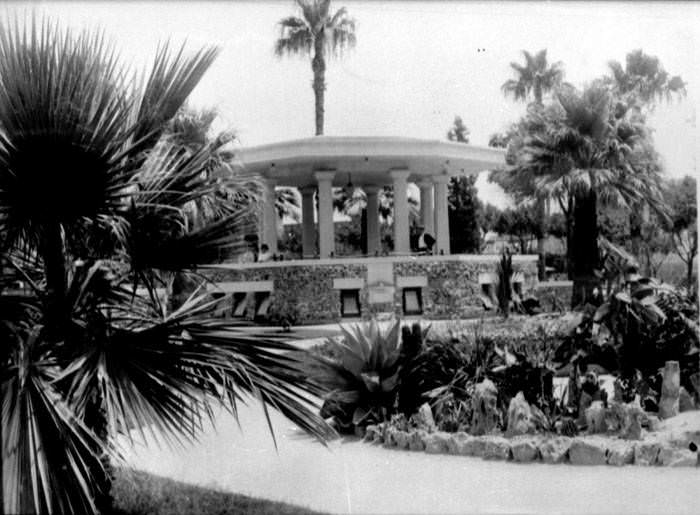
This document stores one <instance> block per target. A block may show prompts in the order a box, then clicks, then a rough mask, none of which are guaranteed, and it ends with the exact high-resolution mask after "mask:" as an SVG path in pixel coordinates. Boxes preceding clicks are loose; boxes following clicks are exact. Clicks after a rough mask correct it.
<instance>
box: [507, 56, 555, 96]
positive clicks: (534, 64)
mask: <svg viewBox="0 0 700 515" xmlns="http://www.w3.org/2000/svg"><path fill="white" fill-rule="evenodd" d="M522 52H523V57H524V58H525V64H524V65H522V64H519V63H515V62H512V63H510V67H511V68H512V69H513V71H515V74H516V78H515V79H509V80H507V81H506V82H504V83H503V85H502V86H501V90H502V91H503V94H504V95H506V96H508V95H512V96H513V98H514V99H515V100H516V101H518V100H520V101H528V100H529V99H530V95H532V98H533V100H534V102H535V104H537V105H539V106H541V105H542V102H543V99H544V95H545V94H547V93H549V92H551V91H553V90H554V89H556V87H557V86H559V85H560V84H561V83H562V81H563V80H564V65H563V64H562V63H561V62H559V61H558V62H556V63H552V64H551V65H550V64H549V63H548V62H547V49H546V48H545V49H542V50H540V51H539V52H537V53H536V54H535V55H532V54H531V53H530V52H528V51H527V50H523V51H522Z"/></svg>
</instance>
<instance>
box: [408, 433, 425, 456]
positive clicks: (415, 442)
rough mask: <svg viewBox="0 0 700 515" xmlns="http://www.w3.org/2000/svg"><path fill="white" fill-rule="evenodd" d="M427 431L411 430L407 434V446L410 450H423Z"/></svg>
mask: <svg viewBox="0 0 700 515" xmlns="http://www.w3.org/2000/svg"><path fill="white" fill-rule="evenodd" d="M427 434H428V433H427V432H426V431H423V430H421V429H419V430H416V431H411V432H410V433H409V434H408V448H409V449H410V450H412V451H423V450H425V443H424V439H425V437H426V435H427Z"/></svg>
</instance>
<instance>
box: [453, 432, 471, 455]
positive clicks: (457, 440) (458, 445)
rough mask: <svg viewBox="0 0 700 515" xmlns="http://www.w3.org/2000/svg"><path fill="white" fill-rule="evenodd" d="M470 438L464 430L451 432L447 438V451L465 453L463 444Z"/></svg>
mask: <svg viewBox="0 0 700 515" xmlns="http://www.w3.org/2000/svg"><path fill="white" fill-rule="evenodd" d="M472 438H473V437H472V436H469V435H468V434H467V433H465V432H464V431H459V432H457V433H453V434H451V435H450V437H449V439H448V440H447V452H449V453H450V454H466V452H465V445H466V444H467V442H468V441H469V440H471V439H472Z"/></svg>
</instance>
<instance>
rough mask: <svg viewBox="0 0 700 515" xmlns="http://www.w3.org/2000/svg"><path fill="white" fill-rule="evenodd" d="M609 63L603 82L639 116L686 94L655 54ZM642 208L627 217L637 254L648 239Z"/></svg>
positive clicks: (640, 53)
mask: <svg viewBox="0 0 700 515" xmlns="http://www.w3.org/2000/svg"><path fill="white" fill-rule="evenodd" d="M608 67H609V69H610V75H609V76H606V77H604V78H603V82H604V83H605V84H607V85H609V86H610V89H611V91H612V93H613V94H614V95H615V96H616V97H617V99H618V102H619V104H620V106H623V107H624V108H626V109H632V110H633V111H634V112H636V113H637V115H638V116H644V115H645V114H646V113H647V112H648V111H653V109H654V107H655V106H656V103H657V101H666V102H670V101H671V100H672V99H673V98H674V97H675V98H679V99H680V98H682V97H684V96H685V95H686V89H685V82H684V81H683V79H682V78H681V77H680V76H679V75H675V76H671V75H670V74H669V73H668V72H667V71H666V70H665V69H664V67H663V65H662V64H661V61H660V60H659V58H658V57H656V56H652V55H648V54H645V53H644V52H643V51H642V50H633V51H631V52H629V53H628V54H627V56H626V59H625V66H624V67H623V66H622V64H621V63H619V62H617V61H610V62H609V63H608ZM642 212H643V211H642V210H641V209H639V208H636V209H632V210H631V211H630V217H629V223H630V231H631V238H630V244H631V250H632V253H633V254H634V255H636V256H639V255H640V254H643V253H644V252H643V248H645V247H647V245H646V244H645V242H646V241H648V240H646V239H645V238H644V236H643V234H642V232H643V231H642V222H644V221H645V220H644V217H643V216H636V215H637V214H638V213H642ZM646 250H647V251H648V248H647V249H646Z"/></svg>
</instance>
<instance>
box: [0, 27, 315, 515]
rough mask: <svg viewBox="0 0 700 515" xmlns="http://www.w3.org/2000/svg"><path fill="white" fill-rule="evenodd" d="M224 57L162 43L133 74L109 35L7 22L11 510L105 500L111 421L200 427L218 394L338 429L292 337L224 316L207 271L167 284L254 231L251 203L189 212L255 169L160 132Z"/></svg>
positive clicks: (59, 509)
mask: <svg viewBox="0 0 700 515" xmlns="http://www.w3.org/2000/svg"><path fill="white" fill-rule="evenodd" d="M217 54H218V50H217V49H215V48H203V49H201V50H199V51H198V52H195V53H194V54H192V55H191V56H187V55H186V54H185V53H184V51H183V49H179V50H177V51H175V52H173V51H172V50H171V48H170V46H169V45H167V44H166V45H164V46H162V47H161V48H159V50H158V52H157V55H156V58H155V60H154V63H153V65H152V66H151V67H150V73H148V74H144V75H137V74H135V73H133V71H132V70H131V69H130V68H129V67H127V66H125V65H123V64H122V63H121V62H120V61H119V60H118V58H117V57H116V54H115V52H114V49H113V48H112V47H111V45H109V44H108V43H106V42H105V40H104V37H103V35H102V34H101V33H96V32H90V31H85V32H81V33H78V34H76V33H73V32H71V31H70V30H65V29H61V28H60V27H58V26H57V25H56V24H54V23H52V22H50V21H48V20H43V21H40V22H39V21H36V20H33V21H32V22H31V23H29V24H28V25H27V26H25V27H23V28H21V27H20V26H19V24H16V25H3V26H2V27H0V235H1V236H0V310H1V312H2V320H1V321H0V339H1V340H2V343H3V345H2V355H0V359H1V361H0V374H1V375H0V379H1V381H2V405H3V413H2V419H1V423H0V428H2V429H3V431H2V438H1V441H2V450H3V452H2V457H3V461H4V462H5V463H4V466H5V467H4V470H5V472H6V475H5V478H4V482H3V483H2V484H3V487H4V488H1V489H0V491H4V492H5V493H6V494H7V495H6V497H7V499H6V502H5V503H4V505H5V506H8V507H9V508H10V509H11V511H12V512H36V513H45V512H54V513H93V512H97V511H101V512H109V511H110V494H109V491H110V482H111V474H110V464H111V463H112V462H113V460H114V459H118V458H119V454H118V452H117V449H116V447H115V444H114V442H115V439H116V437H117V436H118V435H121V436H122V437H124V438H125V439H126V440H130V439H131V438H133V437H134V436H135V435H137V434H144V433H146V432H152V433H154V434H155V435H158V436H160V437H163V439H165V441H166V442H169V443H175V442H183V441H188V440H192V439H194V438H196V436H197V434H198V430H199V429H201V427H202V424H203V423H204V421H206V420H207V419H212V417H213V409H212V408H213V407H214V406H215V405H222V406H224V407H225V408H226V409H228V410H229V411H231V412H232V413H234V414H235V413H236V409H237V403H238V401H240V400H241V399H243V398H244V396H245V395H253V396H254V397H255V398H257V399H259V400H260V401H262V402H263V405H264V406H265V409H266V410H267V405H271V406H273V407H275V408H276V409H278V410H280V411H281V412H282V413H283V414H285V415H286V416H287V417H289V418H290V419H291V420H292V421H294V422H295V423H296V424H298V425H299V427H301V428H303V429H305V430H306V431H308V432H309V433H311V434H313V435H315V436H316V437H318V438H320V439H323V438H324V437H326V436H327V435H328V434H329V433H328V428H327V426H326V425H325V423H324V422H323V421H322V420H321V419H320V418H319V417H318V416H317V415H315V412H314V411H313V402H312V403H310V402H309V398H310V397H309V395H315V394H318V393H319V389H318V387H317V386H316V385H315V384H314V383H313V382H311V381H309V380H308V379H307V378H306V377H305V374H303V373H302V372H300V370H299V366H298V365H299V361H298V360H299V358H298V354H294V353H292V351H293V350H294V348H293V347H291V346H288V345H286V344H281V343H278V342H274V341H269V340H265V339H264V338H259V337H256V336H255V335H247V334H245V333H241V332H240V330H239V329H238V328H236V327H235V326H232V325H230V323H229V322H227V321H226V320H223V319H213V318H212V316H213V315H215V314H216V313H217V312H218V311H217V310H218V309H219V308H217V303H216V302H215V301H213V300H210V299H209V297H208V296H206V295H204V294H201V293H200V292H201V286H200V287H199V289H196V290H195V291H194V292H192V294H191V295H189V297H188V298H187V299H186V300H185V301H184V302H182V303H180V304H179V305H176V306H174V308H173V309H169V306H168V303H166V302H163V300H162V297H161V295H160V291H161V289H162V288H163V287H164V286H165V285H166V280H165V278H166V277H167V276H168V275H169V274H172V273H180V272H183V271H187V270H193V269H194V268H195V267H197V266H199V265H202V264H206V263H211V262H212V261H214V260H216V258H217V257H218V256H219V255H220V253H221V251H222V249H237V248H240V247H241V246H243V245H244V241H243V235H244V232H245V229H246V225H245V221H246V220H247V218H248V216H247V212H246V210H245V207H246V204H245V202H240V203H237V204H236V203H234V207H235V209H231V208H230V207H229V208H228V209H222V210H220V211H219V214H220V216H219V217H218V218H216V219H205V220H203V221H202V223H201V224H197V225H194V224H192V223H191V222H190V215H189V209H190V207H191V205H192V204H193V203H197V202H199V201H200V200H201V199H203V198H205V197H210V196H212V194H213V193H215V192H217V191H220V189H221V188H222V187H225V188H227V189H229V190H232V191H238V192H240V193H243V195H242V197H241V198H243V199H245V198H247V197H248V193H247V192H245V191H241V190H242V189H244V188H246V184H247V182H246V181H239V180H238V178H237V177H236V176H235V175H234V174H231V173H227V174H223V173H221V174H219V173H209V172H210V171H211V169H210V168H209V165H210V164H211V159H212V157H213V156H214V155H215V154H216V153H217V152H219V151H220V150H221V142H220V141H215V142H206V143H205V144H203V145H200V146H198V147H197V148H192V149H190V151H188V152H186V153H183V149H182V146H181V145H177V144H175V143H173V142H172V141H170V139H169V138H168V137H167V134H166V129H167V126H168V123H169V121H170V120H171V119H172V118H173V117H174V116H175V115H176V113H177V112H178V109H180V108H181V106H182V105H183V103H184V102H185V100H186V98H187V97H188V95H189V94H190V92H191V91H192V90H193V89H194V88H195V86H196V85H197V83H198V82H199V81H200V79H201V78H202V76H203V75H204V73H205V72H206V70H207V69H208V68H209V66H210V65H211V64H212V62H213V61H214V59H215V58H216V56H217ZM139 77H143V80H142V81H140V80H137V79H138V78H139ZM220 203H221V205H222V206H223V205H230V202H229V200H228V199H226V198H225V197H221V198H220ZM193 277H196V275H193ZM199 284H200V285H201V284H202V283H201V281H199ZM0 469H2V467H0Z"/></svg>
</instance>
